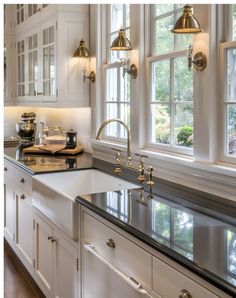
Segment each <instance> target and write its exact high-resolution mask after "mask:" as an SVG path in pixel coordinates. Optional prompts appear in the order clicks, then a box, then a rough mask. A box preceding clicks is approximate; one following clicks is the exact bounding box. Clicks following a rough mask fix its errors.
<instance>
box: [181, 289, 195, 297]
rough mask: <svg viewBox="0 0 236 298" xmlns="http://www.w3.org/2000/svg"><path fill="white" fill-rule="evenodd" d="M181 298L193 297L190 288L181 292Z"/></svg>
mask: <svg viewBox="0 0 236 298" xmlns="http://www.w3.org/2000/svg"><path fill="white" fill-rule="evenodd" d="M179 298H192V295H191V294H190V293H189V291H188V290H186V289H182V290H181V291H180V292H179Z"/></svg>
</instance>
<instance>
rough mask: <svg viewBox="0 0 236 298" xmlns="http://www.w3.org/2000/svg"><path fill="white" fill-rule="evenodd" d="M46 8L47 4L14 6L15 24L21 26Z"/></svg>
mask: <svg viewBox="0 0 236 298" xmlns="http://www.w3.org/2000/svg"><path fill="white" fill-rule="evenodd" d="M47 6H48V4H16V24H17V25H20V24H22V23H23V22H24V21H26V20H27V19H28V18H30V17H32V16H33V15H35V14H36V13H39V12H40V11H41V10H42V9H43V8H45V7H47Z"/></svg>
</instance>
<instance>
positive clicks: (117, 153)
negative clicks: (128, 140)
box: [111, 148, 122, 174]
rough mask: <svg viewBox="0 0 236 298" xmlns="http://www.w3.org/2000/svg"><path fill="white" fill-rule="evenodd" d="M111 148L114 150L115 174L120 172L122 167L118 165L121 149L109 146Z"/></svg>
mask: <svg viewBox="0 0 236 298" xmlns="http://www.w3.org/2000/svg"><path fill="white" fill-rule="evenodd" d="M111 149H112V150H114V151H116V168H115V170H114V172H115V173H116V174H120V173H121V172H122V169H121V167H120V153H121V152H122V150H119V149H115V148H111Z"/></svg>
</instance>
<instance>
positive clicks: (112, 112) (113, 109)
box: [105, 103, 118, 137]
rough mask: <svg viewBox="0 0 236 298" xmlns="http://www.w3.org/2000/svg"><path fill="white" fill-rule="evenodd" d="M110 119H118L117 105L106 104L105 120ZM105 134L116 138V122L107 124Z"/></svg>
mask: <svg viewBox="0 0 236 298" xmlns="http://www.w3.org/2000/svg"><path fill="white" fill-rule="evenodd" d="M112 118H118V113H117V104H115V103H114V104H113V103H108V104H106V120H108V119H112ZM105 134H106V135H107V136H112V137H118V127H117V122H112V123H109V124H108V125H107V126H106V130H105Z"/></svg>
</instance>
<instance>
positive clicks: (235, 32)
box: [232, 4, 236, 40]
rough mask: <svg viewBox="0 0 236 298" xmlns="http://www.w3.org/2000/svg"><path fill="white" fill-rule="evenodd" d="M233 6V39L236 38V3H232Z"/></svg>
mask: <svg viewBox="0 0 236 298" xmlns="http://www.w3.org/2000/svg"><path fill="white" fill-rule="evenodd" d="M232 6H233V24H232V25H233V30H232V33H233V40H236V4H232Z"/></svg>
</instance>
